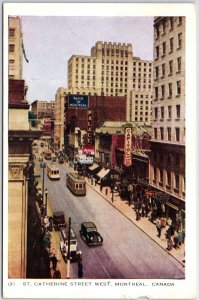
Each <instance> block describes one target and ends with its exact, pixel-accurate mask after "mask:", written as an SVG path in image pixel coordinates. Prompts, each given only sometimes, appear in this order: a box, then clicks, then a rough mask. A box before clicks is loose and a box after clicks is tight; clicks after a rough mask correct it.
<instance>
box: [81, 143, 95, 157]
mask: <svg viewBox="0 0 199 300" xmlns="http://www.w3.org/2000/svg"><path fill="white" fill-rule="evenodd" d="M82 154H85V155H95V146H91V145H88V146H82Z"/></svg>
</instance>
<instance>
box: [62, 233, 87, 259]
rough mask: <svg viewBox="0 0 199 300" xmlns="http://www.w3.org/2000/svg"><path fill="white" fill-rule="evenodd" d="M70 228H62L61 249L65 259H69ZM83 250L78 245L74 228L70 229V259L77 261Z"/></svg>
mask: <svg viewBox="0 0 199 300" xmlns="http://www.w3.org/2000/svg"><path fill="white" fill-rule="evenodd" d="M68 235H69V232H68V228H61V230H60V251H61V254H62V256H63V259H64V261H65V262H66V261H67V256H68ZM81 255H82V252H81V251H80V250H78V247H77V237H76V234H75V232H74V230H73V229H72V228H71V229H70V261H71V262H75V261H79V260H80V259H81Z"/></svg>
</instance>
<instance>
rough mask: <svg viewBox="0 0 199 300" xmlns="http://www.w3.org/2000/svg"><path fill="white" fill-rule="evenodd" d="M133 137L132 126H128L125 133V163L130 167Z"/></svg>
mask: <svg viewBox="0 0 199 300" xmlns="http://www.w3.org/2000/svg"><path fill="white" fill-rule="evenodd" d="M131 139H132V129H131V127H126V128H125V135H124V165H125V166H126V167H130V166H131V165H132V158H131V148H132V146H131Z"/></svg>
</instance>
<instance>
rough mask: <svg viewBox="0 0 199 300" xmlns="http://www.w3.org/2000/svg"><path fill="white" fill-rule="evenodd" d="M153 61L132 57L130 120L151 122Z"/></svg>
mask: <svg viewBox="0 0 199 300" xmlns="http://www.w3.org/2000/svg"><path fill="white" fill-rule="evenodd" d="M152 97H153V62H152V61H148V60H141V59H140V58H139V57H134V58H133V90H132V96H131V97H130V121H135V122H139V123H142V122H143V123H147V124H150V123H151V114H152V105H151V104H152Z"/></svg>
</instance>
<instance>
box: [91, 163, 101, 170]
mask: <svg viewBox="0 0 199 300" xmlns="http://www.w3.org/2000/svg"><path fill="white" fill-rule="evenodd" d="M97 168H99V165H98V164H93V165H92V166H91V167H89V170H90V171H93V170H95V169H97Z"/></svg>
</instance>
